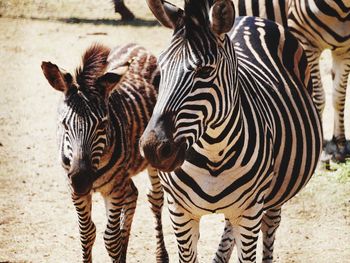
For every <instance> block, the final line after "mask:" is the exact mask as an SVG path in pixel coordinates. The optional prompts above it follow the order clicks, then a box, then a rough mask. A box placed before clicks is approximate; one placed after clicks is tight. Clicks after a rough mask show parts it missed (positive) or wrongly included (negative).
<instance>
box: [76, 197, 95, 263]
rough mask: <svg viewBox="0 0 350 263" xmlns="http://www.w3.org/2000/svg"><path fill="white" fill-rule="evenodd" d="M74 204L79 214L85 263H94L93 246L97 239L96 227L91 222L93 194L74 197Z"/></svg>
mask: <svg viewBox="0 0 350 263" xmlns="http://www.w3.org/2000/svg"><path fill="white" fill-rule="evenodd" d="M72 200H73V204H74V206H75V209H76V211H77V213H78V220H79V232H80V242H81V245H82V252H83V262H84V263H91V262H92V253H91V252H92V246H93V244H94V241H95V237H96V227H95V224H94V223H93V222H92V220H91V194H88V195H84V196H75V195H72Z"/></svg>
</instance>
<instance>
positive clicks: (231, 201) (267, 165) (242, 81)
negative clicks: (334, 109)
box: [141, 0, 322, 262]
mask: <svg viewBox="0 0 350 263" xmlns="http://www.w3.org/2000/svg"><path fill="white" fill-rule="evenodd" d="M149 6H150V8H151V10H152V12H153V13H154V15H155V16H156V17H157V18H158V19H159V20H160V22H161V23H162V24H163V25H166V26H169V27H171V28H173V30H174V34H173V37H172V40H171V43H170V45H169V46H168V48H167V49H166V50H165V51H163V52H162V54H161V56H160V57H159V65H160V68H161V76H162V77H161V83H160V88H159V96H158V100H157V103H156V106H155V108H154V111H153V114H152V118H151V120H150V122H149V124H148V125H147V128H146V130H145V132H144V134H143V135H142V138H141V149H142V153H143V154H144V156H145V157H146V158H147V159H148V160H149V162H150V163H151V164H152V165H154V166H155V167H157V168H159V169H160V172H159V174H160V177H161V182H162V184H163V186H164V188H165V190H166V191H167V192H168V194H169V197H168V200H169V201H168V202H169V210H170V216H171V220H172V223H173V228H174V232H175V235H176V238H177V242H178V248H179V249H178V251H179V262H198V258H197V242H198V239H199V222H200V218H201V217H202V216H204V215H206V214H210V213H220V214H224V216H225V218H226V227H225V230H224V233H223V235H222V239H221V242H220V244H219V248H218V250H217V253H216V255H215V258H214V262H228V261H229V259H230V256H231V253H232V250H233V247H234V245H236V246H237V252H238V260H239V262H255V261H256V245H257V239H258V235H259V231H260V230H261V231H262V233H263V244H264V246H263V261H264V262H272V257H273V244H274V237H275V232H276V229H277V228H278V226H279V223H280V218H281V215H280V213H281V207H282V205H283V204H284V203H285V202H286V201H288V200H289V199H290V198H292V197H293V196H295V194H296V193H298V192H299V191H300V190H301V189H302V188H303V187H304V186H305V185H306V183H307V182H308V181H309V179H310V177H311V176H312V174H313V173H314V170H315V168H316V165H317V162H318V158H319V156H320V152H321V148H322V127H321V123H320V119H319V116H318V112H317V110H316V107H315V106H314V104H313V102H312V98H311V94H312V83H311V79H310V75H309V68H308V64H307V59H306V56H305V53H304V51H303V49H302V47H301V46H300V44H299V42H298V41H297V39H296V38H295V37H294V36H293V35H292V34H291V33H290V32H289V31H287V30H284V28H283V27H282V26H279V25H277V24H276V23H274V22H271V21H268V20H263V19H261V18H254V17H243V18H238V19H236V20H234V18H235V16H234V6H233V5H232V2H231V1H230V0H217V1H206V0H201V1H198V0H192V1H191V0H189V1H185V9H184V10H182V9H180V8H176V7H174V6H171V5H170V4H168V3H165V4H163V3H162V2H161V1H156V0H154V1H149ZM234 23H235V26H234V27H233V28H232V26H233V24H234Z"/></svg>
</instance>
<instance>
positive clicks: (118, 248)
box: [104, 188, 125, 263]
mask: <svg viewBox="0 0 350 263" xmlns="http://www.w3.org/2000/svg"><path fill="white" fill-rule="evenodd" d="M120 189H121V190H120ZM120 189H118V190H114V191H113V192H112V193H110V194H109V195H108V196H104V200H105V206H106V213H107V227H106V230H105V232H104V240H105V247H106V249H107V252H108V254H109V256H110V257H111V258H112V260H113V262H118V263H119V262H122V253H123V251H124V250H123V242H122V233H121V216H122V210H123V206H124V198H125V192H124V189H123V188H120Z"/></svg>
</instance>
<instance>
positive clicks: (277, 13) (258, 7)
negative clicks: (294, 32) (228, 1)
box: [233, 0, 290, 28]
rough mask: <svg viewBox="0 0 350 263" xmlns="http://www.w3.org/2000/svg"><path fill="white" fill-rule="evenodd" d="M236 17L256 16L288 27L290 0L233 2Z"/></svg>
mask: <svg viewBox="0 0 350 263" xmlns="http://www.w3.org/2000/svg"><path fill="white" fill-rule="evenodd" d="M233 3H234V5H235V11H236V14H238V16H257V17H262V18H266V19H270V20H272V21H275V22H277V23H279V24H281V25H283V26H284V27H285V28H287V27H288V11H289V5H290V0H233Z"/></svg>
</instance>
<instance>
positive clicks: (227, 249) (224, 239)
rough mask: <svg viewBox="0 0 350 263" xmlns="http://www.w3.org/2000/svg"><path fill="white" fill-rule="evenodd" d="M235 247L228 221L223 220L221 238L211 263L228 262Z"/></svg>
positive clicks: (230, 225)
mask: <svg viewBox="0 0 350 263" xmlns="http://www.w3.org/2000/svg"><path fill="white" fill-rule="evenodd" d="M234 245H235V240H234V236H233V229H232V224H231V222H230V220H228V219H227V218H226V219H225V229H224V233H223V234H222V236H221V241H220V244H219V247H218V250H217V251H216V254H215V258H214V259H213V263H219V262H220V263H221V262H228V261H229V260H230V258H231V254H232V251H233V248H234Z"/></svg>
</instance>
